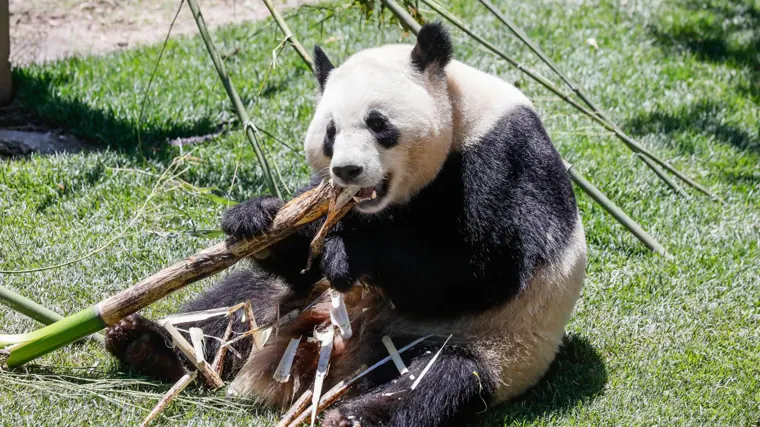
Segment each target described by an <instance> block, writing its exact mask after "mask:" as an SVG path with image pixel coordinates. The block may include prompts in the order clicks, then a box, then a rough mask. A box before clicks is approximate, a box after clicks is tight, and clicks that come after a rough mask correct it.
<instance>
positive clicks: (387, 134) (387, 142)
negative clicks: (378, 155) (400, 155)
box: [364, 110, 399, 148]
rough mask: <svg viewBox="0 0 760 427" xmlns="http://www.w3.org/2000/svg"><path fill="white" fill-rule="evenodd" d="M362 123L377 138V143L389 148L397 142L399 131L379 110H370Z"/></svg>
mask: <svg viewBox="0 0 760 427" xmlns="http://www.w3.org/2000/svg"><path fill="white" fill-rule="evenodd" d="M364 123H365V124H366V125H367V129H369V130H370V131H371V132H372V133H373V134H374V135H375V139H377V142H378V144H380V145H382V146H383V147H385V148H391V147H393V146H395V145H396V144H398V138H399V131H398V129H397V128H396V127H395V126H393V124H391V122H390V121H389V120H388V118H387V117H385V116H384V115H383V114H382V113H381V112H379V111H376V110H372V111H370V112H369V114H367V117H366V118H365V119H364Z"/></svg>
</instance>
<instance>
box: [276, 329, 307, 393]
mask: <svg viewBox="0 0 760 427" xmlns="http://www.w3.org/2000/svg"><path fill="white" fill-rule="evenodd" d="M300 343H301V337H298V338H292V339H291V340H290V342H289V343H288V348H286V349H285V353H284V354H283V355H282V358H281V359H280V364H279V365H277V369H276V370H275V371H274V375H273V376H272V378H274V380H275V381H277V382H279V383H286V382H288V380H290V371H291V370H292V369H293V359H295V357H296V351H297V350H298V344H300Z"/></svg>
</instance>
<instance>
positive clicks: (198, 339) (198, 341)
mask: <svg viewBox="0 0 760 427" xmlns="http://www.w3.org/2000/svg"><path fill="white" fill-rule="evenodd" d="M189 332H190V342H191V343H192V344H193V349H195V360H197V361H198V363H201V362H205V361H206V355H205V354H204V351H205V345H204V341H205V340H204V338H203V330H202V329H201V328H190V331H189Z"/></svg>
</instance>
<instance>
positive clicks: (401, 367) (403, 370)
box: [382, 335, 414, 379]
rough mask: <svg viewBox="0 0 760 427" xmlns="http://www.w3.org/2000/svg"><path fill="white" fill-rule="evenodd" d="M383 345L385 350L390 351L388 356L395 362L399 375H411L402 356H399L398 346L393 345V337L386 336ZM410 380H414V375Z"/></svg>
mask: <svg viewBox="0 0 760 427" xmlns="http://www.w3.org/2000/svg"><path fill="white" fill-rule="evenodd" d="M382 341H383V344H384V345H385V349H386V350H388V354H390V356H391V360H392V361H393V364H394V365H396V369H398V372H399V374H401V375H406V374H408V373H409V369H408V368H407V367H406V365H405V364H404V361H403V360H402V359H401V356H400V355H399V354H398V350H396V346H395V345H393V341H391V337H389V336H388V335H384V336H383V338H382ZM410 378H412V379H414V375H412V376H411V377H410Z"/></svg>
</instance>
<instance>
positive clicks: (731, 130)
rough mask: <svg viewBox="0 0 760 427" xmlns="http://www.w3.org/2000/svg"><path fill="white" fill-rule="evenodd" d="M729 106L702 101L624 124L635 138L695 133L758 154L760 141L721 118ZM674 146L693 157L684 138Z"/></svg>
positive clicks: (691, 148)
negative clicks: (636, 136) (662, 134)
mask: <svg viewBox="0 0 760 427" xmlns="http://www.w3.org/2000/svg"><path fill="white" fill-rule="evenodd" d="M758 77H760V76H758ZM730 107H731V105H729V104H728V103H723V102H720V101H717V100H714V99H702V100H699V101H696V102H694V103H693V104H689V105H686V106H683V107H681V108H677V109H675V110H672V111H654V112H651V113H648V114H643V115H640V116H638V117H636V118H634V119H632V120H630V121H629V122H628V128H629V129H630V131H631V133H633V134H635V135H646V134H657V133H664V134H666V135H673V134H684V135H688V134H690V133H699V134H702V135H704V136H705V137H708V138H715V140H716V141H718V142H720V143H724V144H730V145H732V146H734V147H736V148H739V149H741V150H748V151H753V152H755V153H760V141H758V140H756V139H753V137H752V135H750V134H749V133H748V132H747V131H745V130H743V129H741V128H740V127H738V126H734V125H731V124H728V123H726V121H725V120H723V119H722V117H721V115H722V112H723V111H725V110H727V109H729V108H730ZM674 143H676V144H678V147H677V148H678V149H679V150H680V151H682V152H688V153H690V154H693V149H694V147H693V146H692V145H690V144H689V143H688V139H687V138H678V139H675V140H674Z"/></svg>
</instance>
